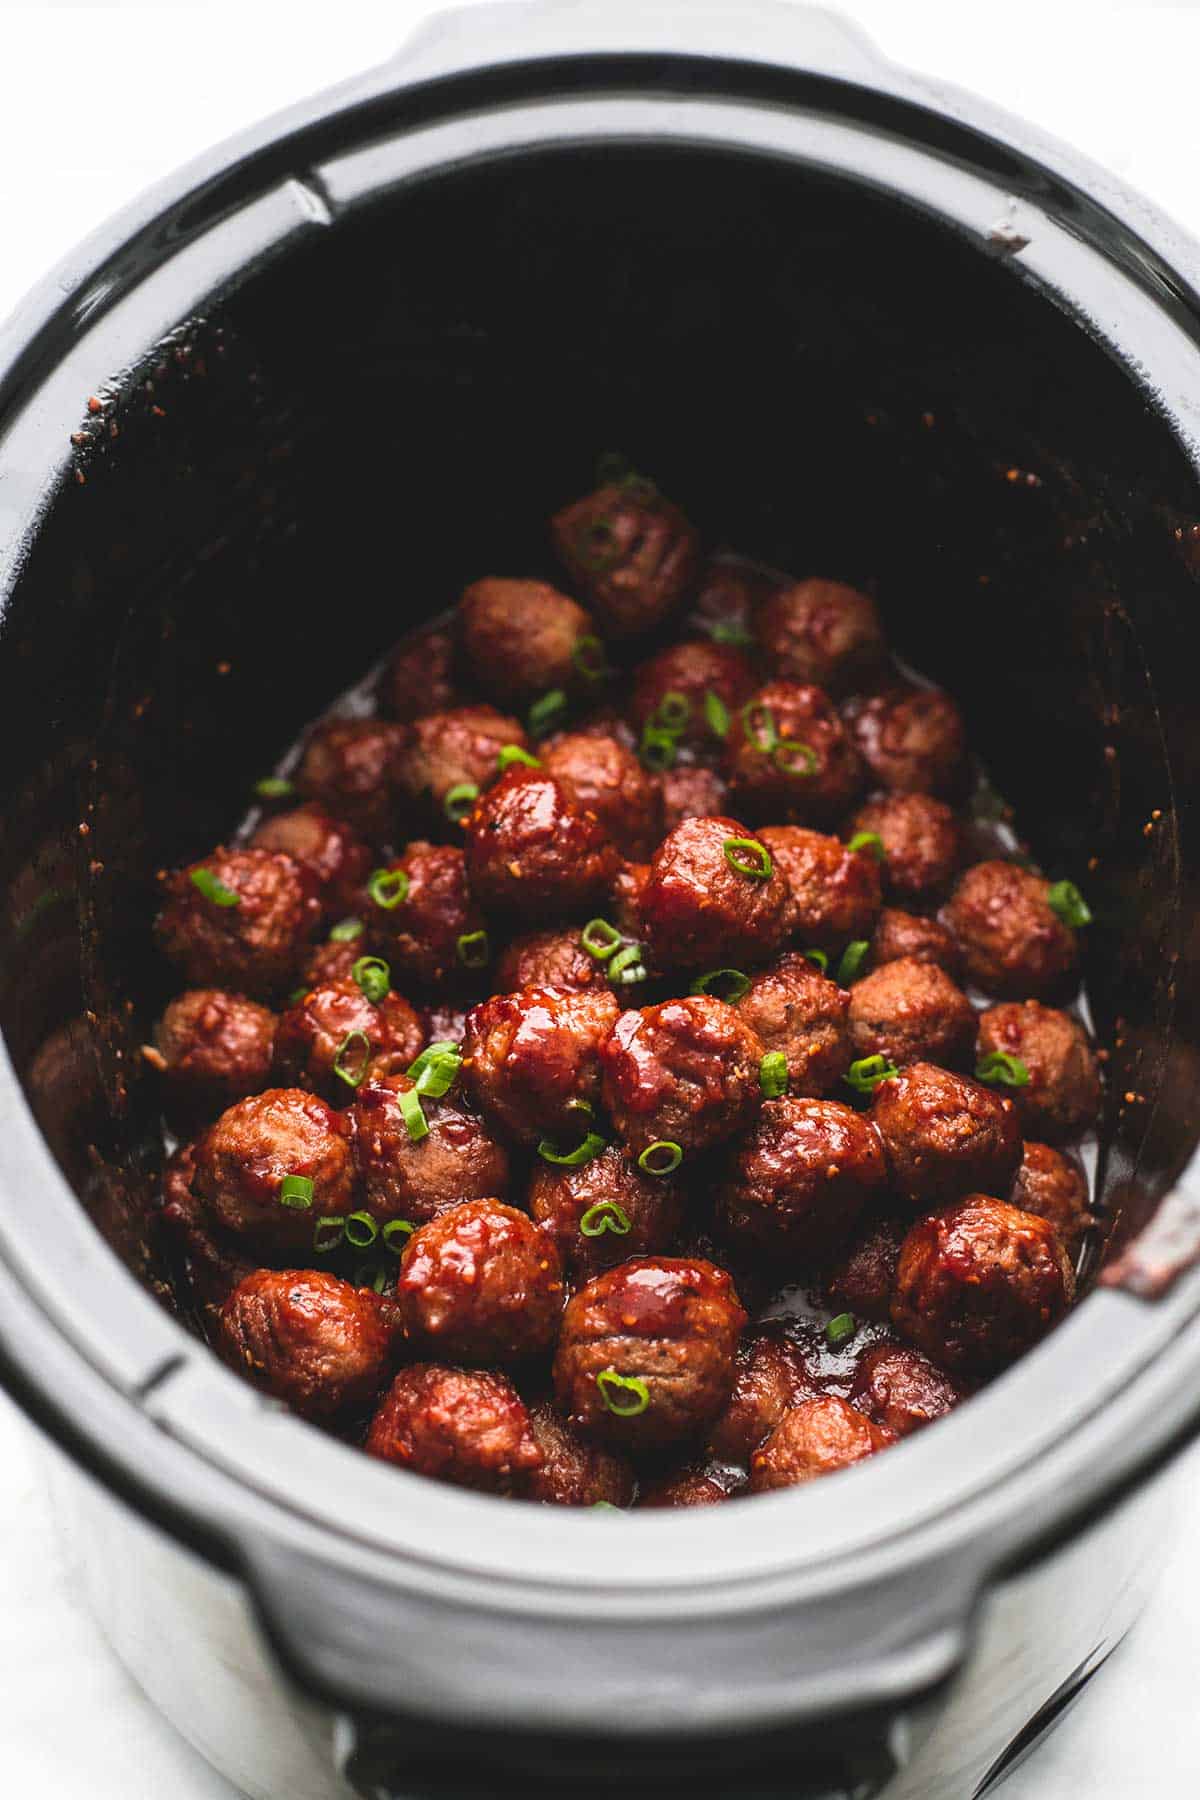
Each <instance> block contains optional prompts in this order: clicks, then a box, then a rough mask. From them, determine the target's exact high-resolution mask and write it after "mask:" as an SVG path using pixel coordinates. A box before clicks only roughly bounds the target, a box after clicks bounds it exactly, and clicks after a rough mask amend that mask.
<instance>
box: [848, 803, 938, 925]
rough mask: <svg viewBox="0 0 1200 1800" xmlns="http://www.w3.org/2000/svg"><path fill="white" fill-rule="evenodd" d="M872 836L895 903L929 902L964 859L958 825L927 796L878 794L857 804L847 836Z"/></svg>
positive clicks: (885, 886) (884, 878)
mask: <svg viewBox="0 0 1200 1800" xmlns="http://www.w3.org/2000/svg"><path fill="white" fill-rule="evenodd" d="M860 832H871V833H873V834H874V836H875V837H877V838H878V839H879V842H880V844H881V846H882V848H883V863H882V873H883V885H884V888H885V890H886V891H887V893H889V894H891V895H894V896H895V898H896V899H897V900H900V901H905V900H930V899H933V898H936V897H937V896H938V895H940V894H943V893H944V892H945V891H946V890H947V889H948V888H949V886H950V883H951V881H952V880H953V879H954V876H955V875H956V874H957V872H958V869H959V867H960V865H961V863H962V861H963V851H964V846H965V838H964V833H963V829H962V826H961V825H960V824H959V822H958V820H957V819H956V818H955V816H954V814H953V812H952V811H951V810H950V808H949V807H948V806H947V805H946V803H945V801H944V800H935V799H934V797H933V795H932V794H908V793H897V794H881V795H879V796H878V797H877V798H876V799H874V800H868V801H867V804H866V805H865V806H860V807H859V809H858V811H857V812H856V813H855V815H854V817H853V819H851V821H850V824H849V825H848V827H847V835H848V836H849V837H852V838H853V837H856V836H857V835H858V834H859V833H860Z"/></svg>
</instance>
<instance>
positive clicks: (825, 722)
mask: <svg viewBox="0 0 1200 1800" xmlns="http://www.w3.org/2000/svg"><path fill="white" fill-rule="evenodd" d="M726 759H727V761H726V766H727V772H728V774H729V777H730V782H731V784H732V788H733V795H734V801H735V804H736V805H737V806H738V807H739V808H741V809H742V810H744V811H745V813H746V815H747V817H749V818H751V819H754V820H756V821H761V822H762V823H764V824H775V823H778V822H786V823H789V824H791V823H795V824H810V825H821V824H825V823H827V822H829V821H832V820H834V819H836V818H838V817H840V815H841V814H842V813H844V812H845V811H846V808H847V807H848V806H849V805H850V804H851V802H852V801H853V800H854V798H855V796H856V795H857V793H858V791H859V789H860V788H861V786H862V783H863V765H862V762H861V759H860V758H859V755H858V752H857V750H856V749H855V748H854V745H853V744H852V743H851V741H850V738H849V736H848V735H847V732H846V728H845V726H844V725H843V724H842V721H841V719H840V718H839V717H838V714H837V710H836V708H835V707H834V704H833V702H832V700H831V699H830V698H829V696H828V694H826V693H825V692H824V691H823V690H822V689H821V688H819V687H805V686H802V685H801V684H800V683H799V682H795V681H771V682H768V683H767V685H766V687H761V688H759V690H758V692H757V693H756V694H755V695H754V696H753V698H752V699H751V700H749V701H748V702H747V704H746V705H745V706H744V707H742V709H741V711H740V712H737V713H735V714H734V715H733V718H732V719H731V721H730V726H729V737H728V740H727V746H726Z"/></svg>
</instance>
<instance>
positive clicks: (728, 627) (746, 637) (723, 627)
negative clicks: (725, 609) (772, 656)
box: [708, 619, 754, 649]
mask: <svg viewBox="0 0 1200 1800" xmlns="http://www.w3.org/2000/svg"><path fill="white" fill-rule="evenodd" d="M708 635H709V637H710V638H711V639H712V641H713V643H714V644H734V645H737V646H738V647H739V648H743V649H744V648H745V647H746V646H747V645H749V644H752V643H753V642H754V634H753V633H752V632H750V631H748V630H747V629H746V627H745V626H744V625H743V624H742V621H741V620H740V619H714V620H713V622H712V624H711V625H710V626H709V628H708Z"/></svg>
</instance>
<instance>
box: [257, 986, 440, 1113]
mask: <svg viewBox="0 0 1200 1800" xmlns="http://www.w3.org/2000/svg"><path fill="white" fill-rule="evenodd" d="M424 1043H425V1027H424V1025H423V1024H422V1023H421V1019H420V1015H419V1014H418V1013H416V1012H415V1011H414V1010H413V1008H412V1007H411V1006H410V1005H409V1004H408V1001H407V1000H404V999H402V998H401V996H400V995H399V994H385V995H384V996H383V998H382V1000H380V1002H379V1004H378V1005H377V1006H374V1005H372V1003H371V1002H370V1001H369V1000H368V999H367V997H366V995H365V994H364V993H363V991H362V989H361V988H360V987H359V985H358V983H357V981H355V980H353V979H350V980H348V981H331V982H329V983H328V984H327V985H326V986H325V987H319V988H310V989H309V990H308V992H307V993H305V994H303V995H302V996H301V997H300V998H299V999H298V1000H297V1002H296V1004H295V1005H294V1006H289V1007H288V1009H287V1011H286V1012H284V1013H282V1014H281V1015H280V1018H279V1024H278V1026H277V1027H276V1030H275V1059H274V1073H275V1076H276V1079H277V1081H278V1082H279V1083H280V1084H281V1085H282V1086H285V1087H307V1088H311V1089H312V1090H313V1092H314V1093H317V1094H323V1095H324V1096H325V1098H326V1099H327V1100H330V1101H332V1102H333V1103H334V1104H335V1105H340V1106H348V1105H349V1103H350V1101H351V1100H353V1098H354V1096H355V1093H356V1092H357V1090H358V1089H359V1088H360V1087H361V1086H362V1084H363V1082H364V1081H365V1080H366V1079H367V1076H368V1074H369V1073H370V1072H371V1070H372V1066H373V1065H375V1066H379V1067H384V1066H386V1067H391V1066H398V1067H400V1068H407V1066H408V1064H409V1063H410V1062H412V1060H413V1058H414V1057H416V1056H418V1055H419V1054H420V1052H421V1049H422V1047H423V1045H424Z"/></svg>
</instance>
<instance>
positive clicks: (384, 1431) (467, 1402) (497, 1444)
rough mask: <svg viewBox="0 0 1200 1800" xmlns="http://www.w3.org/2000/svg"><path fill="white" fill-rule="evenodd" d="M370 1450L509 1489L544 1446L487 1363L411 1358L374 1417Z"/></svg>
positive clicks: (428, 1471)
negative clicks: (454, 1365)
mask: <svg viewBox="0 0 1200 1800" xmlns="http://www.w3.org/2000/svg"><path fill="white" fill-rule="evenodd" d="M366 1447H367V1455H368V1456H378V1457H379V1458H381V1460H382V1461H384V1462H391V1463H397V1464H398V1465H399V1466H400V1467H401V1468H403V1469H409V1470H411V1472H412V1473H413V1474H414V1475H431V1476H433V1477H434V1478H435V1479H436V1480H438V1481H450V1482H453V1483H454V1484H455V1485H456V1486H458V1487H466V1488H476V1489H478V1490H480V1491H482V1492H485V1493H491V1494H511V1493H512V1492H513V1489H514V1487H515V1486H516V1485H517V1484H518V1483H520V1482H522V1481H524V1479H525V1478H526V1477H527V1476H528V1475H529V1473H530V1472H531V1471H532V1470H534V1469H540V1468H541V1466H542V1462H543V1455H542V1451H541V1449H540V1447H539V1445H538V1442H537V1439H536V1438H535V1437H534V1435H533V1427H532V1425H531V1423H530V1418H529V1414H528V1413H527V1412H526V1410H525V1405H524V1402H523V1401H522V1399H521V1396H520V1395H519V1394H518V1393H517V1390H516V1388H515V1387H514V1386H513V1384H512V1382H511V1381H509V1380H508V1378H507V1377H506V1376H504V1375H498V1374H494V1373H493V1372H492V1371H491V1370H487V1369H449V1368H444V1367H441V1366H439V1365H438V1364H437V1363H413V1364H412V1366H411V1367H410V1368H407V1369H401V1371H400V1373H399V1375H397V1377H396V1379H395V1381H393V1383H392V1385H391V1387H390V1388H389V1389H388V1392H387V1394H386V1396H385V1398H384V1401H383V1405H382V1406H381V1407H380V1408H379V1411H378V1412H377V1413H376V1414H375V1417H374V1419H373V1420H372V1422H371V1429H370V1432H369V1434H368V1436H367V1446H366Z"/></svg>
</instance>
